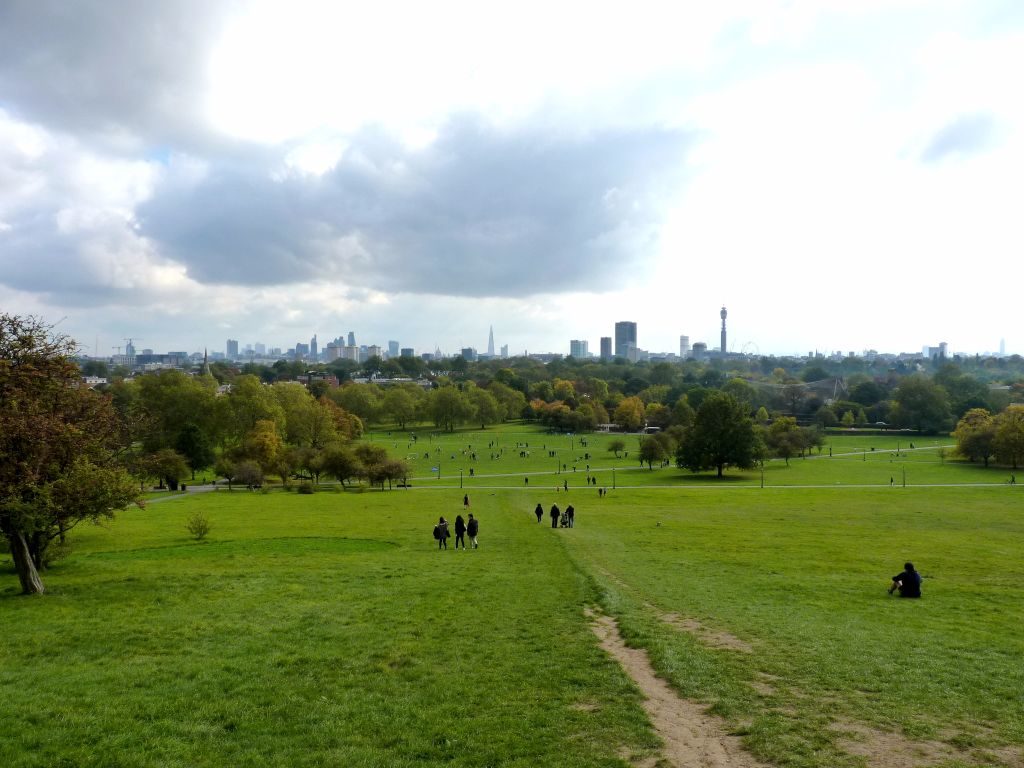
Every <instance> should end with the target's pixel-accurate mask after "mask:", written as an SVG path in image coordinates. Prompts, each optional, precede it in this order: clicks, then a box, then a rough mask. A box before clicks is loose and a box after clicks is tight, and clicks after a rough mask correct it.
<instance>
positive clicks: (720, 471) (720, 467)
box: [718, 464, 725, 477]
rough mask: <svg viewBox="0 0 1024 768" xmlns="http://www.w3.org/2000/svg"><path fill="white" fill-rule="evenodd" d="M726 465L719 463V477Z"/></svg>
mask: <svg viewBox="0 0 1024 768" xmlns="http://www.w3.org/2000/svg"><path fill="white" fill-rule="evenodd" d="M724 466H725V465H724V464H719V465H718V476H719V477H721V476H722V469H723V467H724Z"/></svg>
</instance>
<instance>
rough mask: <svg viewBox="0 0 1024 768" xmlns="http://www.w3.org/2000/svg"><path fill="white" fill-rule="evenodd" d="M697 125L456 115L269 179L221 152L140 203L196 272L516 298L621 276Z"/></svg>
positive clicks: (657, 216)
mask: <svg viewBox="0 0 1024 768" xmlns="http://www.w3.org/2000/svg"><path fill="white" fill-rule="evenodd" d="M689 145H690V137H689V136H688V135H687V134H684V133H681V132H678V131H667V130H653V129H652V130H640V131H637V130H633V131H630V132H628V133H626V132H622V133H615V132H605V133H595V134H592V135H586V136H578V137H565V136H554V135H549V134H547V133H545V132H542V131H539V130H518V131H501V130H497V129H494V128H492V127H490V126H488V125H486V124H484V123H483V122H482V121H480V120H476V119H473V118H468V117H463V118H460V119H457V120H454V121H452V122H451V123H449V124H448V125H447V127H446V128H445V129H444V130H443V131H442V132H441V134H440V136H439V138H438V139H437V140H436V141H435V142H434V143H433V144H432V145H431V146H430V147H428V148H427V149H423V150H409V149H407V148H405V147H403V146H402V145H400V144H398V143H396V142H394V141H392V140H391V139H389V137H388V136H387V135H386V134H384V133H382V132H380V131H375V130H365V131H363V132H362V133H360V134H358V135H356V136H355V137H354V138H353V140H352V141H351V144H350V146H349V149H348V150H347V152H346V154H345V157H344V159H343V160H342V162H340V163H339V165H338V166H337V167H336V168H335V169H334V170H333V171H331V172H329V173H328V174H326V175H324V176H322V177H318V178H317V177H310V176H300V175H290V176H287V177H285V178H283V179H280V178H279V179H277V180H275V179H274V178H272V176H271V171H272V168H271V167H270V166H269V164H268V162H267V159H266V157H259V158H256V159H253V160H251V161H250V162H245V161H238V162H234V163H231V164H230V165H228V164H220V165H217V164H214V165H213V166H211V169H210V172H209V173H208V174H207V176H206V177H205V178H204V179H203V180H202V181H201V182H200V183H198V184H196V185H189V184H182V185H169V186H168V187H167V188H164V189H162V190H160V191H158V193H157V195H156V196H155V197H154V198H153V199H152V200H151V201H149V202H148V203H147V204H145V205H144V206H142V207H141V208H140V210H139V220H140V222H141V225H142V232H143V234H144V235H146V236H148V237H150V238H152V239H153V240H154V241H156V242H157V243H159V245H160V248H161V250H162V252H163V253H164V255H166V256H169V257H171V258H173V259H174V260H176V261H179V262H181V263H183V264H185V265H186V266H187V268H188V270H189V274H190V275H191V276H192V277H194V278H195V279H198V280H201V281H206V282H213V283H225V284H232V283H238V284H251V285H266V284H277V283H289V282H300V281H306V280H310V279H317V278H329V279H336V280H339V281H341V282H344V283H346V284H349V285H355V286H362V287H366V288H371V289H376V290H384V291H409V292H414V293H435V294H447V295H463V296H519V295H529V294H534V293H543V292H554V291H562V290H572V289H601V288H608V287H611V286H614V285H617V284H619V281H621V279H622V278H623V276H624V275H626V274H627V273H628V272H630V271H631V270H636V269H641V268H642V264H643V260H644V258H645V257H647V256H649V255H650V254H651V252H652V250H653V249H654V246H655V240H656V235H657V231H658V228H659V225H660V222H661V213H662V211H661V210H660V204H661V203H662V202H663V201H664V200H665V199H666V198H667V197H668V196H670V195H671V194H672V193H674V192H675V191H676V190H677V189H678V186H679V184H680V183H681V180H682V177H683V171H684V165H685V153H686V151H687V149H688V147H689Z"/></svg>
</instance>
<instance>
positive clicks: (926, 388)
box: [892, 375, 952, 434]
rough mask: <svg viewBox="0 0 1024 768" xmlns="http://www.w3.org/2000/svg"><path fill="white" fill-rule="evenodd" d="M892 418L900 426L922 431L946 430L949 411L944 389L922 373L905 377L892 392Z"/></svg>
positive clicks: (930, 432)
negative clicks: (893, 405)
mask: <svg viewBox="0 0 1024 768" xmlns="http://www.w3.org/2000/svg"><path fill="white" fill-rule="evenodd" d="M893 400H894V401H895V403H896V405H895V407H894V408H893V413H892V415H893V419H894V420H895V421H896V424H897V425H899V426H901V427H910V428H911V429H916V430H918V431H919V432H923V433H925V434H935V433H937V432H947V431H948V430H949V428H950V426H951V422H952V414H951V413H950V410H949V397H948V396H947V394H946V390H945V389H943V388H942V387H941V386H939V385H938V384H936V383H935V382H933V381H932V380H931V379H928V378H927V377H925V376H921V375H914V376H907V377H906V378H905V379H903V381H901V382H900V384H899V386H898V387H897V388H896V392H895V394H894V395H893Z"/></svg>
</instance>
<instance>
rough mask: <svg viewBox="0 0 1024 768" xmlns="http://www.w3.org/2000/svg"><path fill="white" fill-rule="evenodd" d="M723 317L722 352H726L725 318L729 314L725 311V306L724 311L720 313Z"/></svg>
mask: <svg viewBox="0 0 1024 768" xmlns="http://www.w3.org/2000/svg"><path fill="white" fill-rule="evenodd" d="M718 314H719V315H721V317H722V354H723V355H724V354H725V350H726V347H725V318H726V316H727V315H728V314H729V313H728V312H726V311H725V307H722V311H721V312H719V313H718Z"/></svg>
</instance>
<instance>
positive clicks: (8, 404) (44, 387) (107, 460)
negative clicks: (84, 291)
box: [0, 313, 138, 594]
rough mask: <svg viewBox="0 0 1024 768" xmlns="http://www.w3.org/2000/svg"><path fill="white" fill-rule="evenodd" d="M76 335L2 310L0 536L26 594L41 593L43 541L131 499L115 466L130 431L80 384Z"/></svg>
mask: <svg viewBox="0 0 1024 768" xmlns="http://www.w3.org/2000/svg"><path fill="white" fill-rule="evenodd" d="M73 352H74V342H73V341H71V340H70V339H68V338H67V337H64V336H60V335H54V334H53V332H52V328H51V327H50V326H47V325H46V324H44V323H43V322H42V321H41V320H39V319H37V318H33V317H19V316H15V315H7V314H2V313H0V535H3V537H4V538H5V539H6V540H7V545H8V548H9V549H10V552H11V556H12V559H13V560H14V568H15V571H16V572H17V574H18V580H19V582H20V583H21V589H22V591H23V592H24V593H25V594H38V593H42V592H44V591H45V587H44V585H43V582H42V579H41V577H40V575H39V572H40V570H42V569H44V568H45V566H46V563H47V559H48V558H47V548H48V547H49V545H50V543H51V542H52V541H53V540H54V539H57V538H61V539H62V538H63V537H64V536H65V534H66V533H67V532H68V531H69V530H71V529H72V528H73V527H74V526H75V525H77V524H78V523H80V522H81V521H83V520H91V521H97V520H100V519H103V518H110V517H112V516H113V514H114V511H115V510H118V509H123V508H124V507H125V506H127V505H128V504H129V503H131V502H134V501H137V499H138V495H137V493H136V491H135V484H134V483H133V482H132V479H131V477H129V475H128V474H127V473H126V472H125V471H124V470H123V469H122V468H121V467H120V466H119V465H118V457H119V453H120V451H122V450H123V448H124V447H125V445H126V441H127V437H128V436H127V435H126V433H125V430H124V428H123V425H122V423H121V422H120V420H119V419H118V417H117V413H116V412H115V410H114V408H113V406H112V404H111V401H110V398H108V397H106V396H104V395H101V394H97V393H96V392H93V391H92V390H90V389H87V388H84V387H79V386H78V382H79V370H78V367H77V366H76V365H75V364H74V363H73V362H72V361H71V355H72V354H73Z"/></svg>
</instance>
